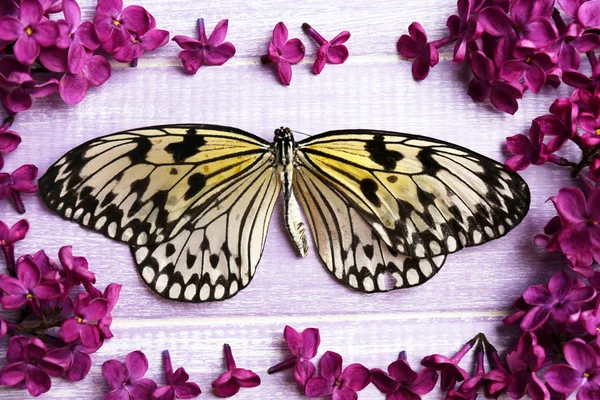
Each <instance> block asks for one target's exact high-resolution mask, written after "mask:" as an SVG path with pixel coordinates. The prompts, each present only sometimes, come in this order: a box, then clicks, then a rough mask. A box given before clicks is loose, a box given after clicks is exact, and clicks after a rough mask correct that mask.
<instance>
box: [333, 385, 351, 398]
mask: <svg viewBox="0 0 600 400" xmlns="http://www.w3.org/2000/svg"><path fill="white" fill-rule="evenodd" d="M357 399H358V394H357V393H356V392H355V391H354V390H352V389H351V388H349V387H345V386H341V387H338V388H336V389H335V390H334V391H333V396H332V397H331V400H357Z"/></svg>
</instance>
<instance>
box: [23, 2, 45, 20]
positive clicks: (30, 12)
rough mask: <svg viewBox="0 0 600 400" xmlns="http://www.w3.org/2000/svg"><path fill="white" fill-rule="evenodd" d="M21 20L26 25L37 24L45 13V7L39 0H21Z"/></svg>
mask: <svg viewBox="0 0 600 400" xmlns="http://www.w3.org/2000/svg"><path fill="white" fill-rule="evenodd" d="M20 7H21V13H20V17H21V22H22V23H23V25H24V26H31V25H35V24H36V23H37V22H38V21H39V20H40V19H41V18H42V15H43V13H44V9H43V8H42V5H41V4H40V2H39V1H38V0H21V3H20Z"/></svg>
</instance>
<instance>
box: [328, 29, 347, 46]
mask: <svg viewBox="0 0 600 400" xmlns="http://www.w3.org/2000/svg"><path fill="white" fill-rule="evenodd" d="M348 39H350V32H348V31H343V32H340V33H339V34H338V35H337V36H336V37H334V38H333V39H331V40H330V41H329V43H330V44H331V45H332V46H336V45H338V44H342V43H346V42H347V41H348Z"/></svg>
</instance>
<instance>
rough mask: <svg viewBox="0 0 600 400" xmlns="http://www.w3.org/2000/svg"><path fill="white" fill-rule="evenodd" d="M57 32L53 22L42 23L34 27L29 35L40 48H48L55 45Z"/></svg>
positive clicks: (56, 26)
mask: <svg viewBox="0 0 600 400" xmlns="http://www.w3.org/2000/svg"><path fill="white" fill-rule="evenodd" d="M58 35H59V30H58V25H56V23H55V22H54V21H49V20H48V21H42V22H40V23H39V24H37V25H36V26H35V31H34V32H33V34H32V35H31V37H32V38H33V39H35V41H36V42H38V44H39V45H40V46H43V47H50V46H52V45H54V44H55V43H56V39H57V38H58Z"/></svg>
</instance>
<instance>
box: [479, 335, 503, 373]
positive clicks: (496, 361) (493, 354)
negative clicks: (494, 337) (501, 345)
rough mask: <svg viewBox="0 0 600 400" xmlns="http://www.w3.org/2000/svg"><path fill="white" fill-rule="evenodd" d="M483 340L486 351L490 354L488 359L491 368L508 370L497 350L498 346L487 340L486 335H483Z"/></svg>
mask: <svg viewBox="0 0 600 400" xmlns="http://www.w3.org/2000/svg"><path fill="white" fill-rule="evenodd" d="M482 340H483V342H484V344H485V352H486V353H487V355H488V360H489V361H490V368H491V369H499V370H500V371H502V372H506V368H504V365H502V361H501V360H500V356H499V355H498V350H496V348H495V347H494V346H493V345H492V344H491V343H490V342H489V341H488V340H487V338H486V337H485V335H483V336H482Z"/></svg>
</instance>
